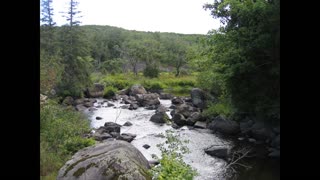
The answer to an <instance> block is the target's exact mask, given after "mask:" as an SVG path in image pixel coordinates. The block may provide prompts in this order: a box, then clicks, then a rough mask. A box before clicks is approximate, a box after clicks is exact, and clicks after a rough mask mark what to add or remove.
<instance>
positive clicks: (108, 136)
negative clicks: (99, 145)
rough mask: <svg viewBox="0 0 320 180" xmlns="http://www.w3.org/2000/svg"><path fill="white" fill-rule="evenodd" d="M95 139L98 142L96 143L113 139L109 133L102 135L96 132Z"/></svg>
mask: <svg viewBox="0 0 320 180" xmlns="http://www.w3.org/2000/svg"><path fill="white" fill-rule="evenodd" d="M93 138H94V139H95V140H96V141H103V140H105V139H109V138H112V136H111V135H110V134H108V133H102V134H100V133H99V132H95V133H94V134H93Z"/></svg>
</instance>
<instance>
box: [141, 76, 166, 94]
mask: <svg viewBox="0 0 320 180" xmlns="http://www.w3.org/2000/svg"><path fill="white" fill-rule="evenodd" d="M141 84H142V86H143V87H144V88H145V89H146V90H148V91H150V90H162V89H163V88H165V85H164V84H163V83H162V82H160V81H157V80H149V79H148V80H144V81H143V82H142V83H141Z"/></svg>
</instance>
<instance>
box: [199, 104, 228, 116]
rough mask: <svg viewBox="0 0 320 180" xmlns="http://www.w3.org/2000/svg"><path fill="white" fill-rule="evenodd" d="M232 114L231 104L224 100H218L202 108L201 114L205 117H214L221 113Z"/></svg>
mask: <svg viewBox="0 0 320 180" xmlns="http://www.w3.org/2000/svg"><path fill="white" fill-rule="evenodd" d="M232 114H233V111H232V108H231V105H230V104H228V103H226V102H218V103H215V104H210V105H209V106H208V108H207V109H205V110H204V112H203V115H204V116H205V117H212V116H213V117H215V116H218V115H222V116H225V117H229V116H231V115H232Z"/></svg>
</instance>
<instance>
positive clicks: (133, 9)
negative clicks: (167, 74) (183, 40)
mask: <svg viewBox="0 0 320 180" xmlns="http://www.w3.org/2000/svg"><path fill="white" fill-rule="evenodd" d="M208 1H209V0H79V10H80V11H82V13H81V15H82V16H83V17H82V18H81V20H80V21H81V22H82V25H89V24H90V25H92V24H95V25H110V26H117V27H122V28H125V29H130V30H139V31H160V32H177V33H184V34H206V33H207V32H208V31H209V30H211V29H216V28H218V27H219V25H220V23H219V21H218V20H214V19H213V18H212V17H211V16H210V12H209V11H205V10H204V9H203V8H202V6H203V4H205V3H206V2H208ZM68 2H69V0H53V8H54V13H55V15H54V21H55V22H57V25H59V26H60V25H63V24H66V23H67V22H66V20H65V18H63V17H62V14H61V13H59V12H61V11H67V10H68Z"/></svg>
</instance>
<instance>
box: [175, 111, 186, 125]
mask: <svg viewBox="0 0 320 180" xmlns="http://www.w3.org/2000/svg"><path fill="white" fill-rule="evenodd" d="M172 121H173V122H174V123H176V124H177V125H178V126H184V125H187V120H186V118H185V117H184V116H183V115H182V114H178V113H175V114H174V116H173V117H172Z"/></svg>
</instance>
